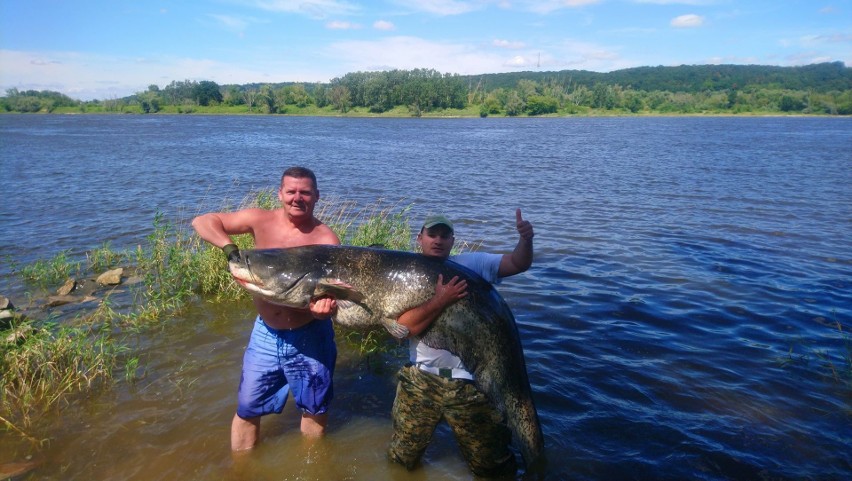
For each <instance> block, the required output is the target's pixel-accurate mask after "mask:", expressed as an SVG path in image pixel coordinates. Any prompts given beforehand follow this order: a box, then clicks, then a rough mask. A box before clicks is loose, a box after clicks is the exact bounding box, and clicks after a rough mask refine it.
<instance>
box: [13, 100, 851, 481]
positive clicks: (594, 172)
mask: <svg viewBox="0 0 852 481" xmlns="http://www.w3.org/2000/svg"><path fill="white" fill-rule="evenodd" d="M850 152H852V119H837V118H715V117H714V118H600V119H597V118H569V119H441V120H438V119H334V118H288V117H261V116H257V117H212V116H211V117H205V116H185V117H182V116H154V117H147V116H88V115H80V116H22V115H15V116H11V115H6V116H0V162H2V167H3V169H2V170H3V171H4V172H5V173H6V179H5V180H6V185H7V187H8V188H9V191H10V192H12V193H13V194H11V195H7V196H6V197H5V198H4V202H3V203H2V205H0V222H2V225H3V229H0V246H2V249H3V253H4V256H10V257H9V258H7V259H11V260H12V261H13V262H18V263H19V264H20V263H26V262H31V261H32V260H34V259H36V258H46V257H50V256H52V255H54V254H55V253H57V252H59V251H61V250H66V249H68V250H70V252H71V254H72V255H78V256H79V255H81V254H82V253H83V252H85V251H86V250H91V249H94V248H97V247H100V246H101V245H102V244H103V243H104V242H105V241H110V242H111V243H112V246H113V247H114V248H117V249H122V248H132V247H134V246H136V245H137V244H140V243H144V238H145V236H146V235H147V234H148V233H150V232H151V229H152V221H153V218H154V216H155V214H156V213H157V212H163V213H164V214H165V215H166V216H167V217H168V218H170V219H174V220H177V221H180V220H185V219H186V218H188V217H190V216H192V215H194V214H196V213H198V212H203V211H206V210H212V209H218V208H220V207H221V206H222V205H223V199H226V198H227V199H230V201H231V205H235V204H237V203H239V201H240V200H241V199H242V197H243V196H244V195H246V194H247V193H248V192H249V191H250V190H252V189H259V188H267V187H271V186H275V185H277V182H278V180H279V176H280V173H281V171H282V170H283V168H285V167H287V166H290V165H293V164H304V165H307V166H310V167H311V168H313V169H314V170H315V171H316V172H317V174H318V176H319V182H320V189H321V191H322V194H323V196H326V197H328V198H333V197H335V198H340V199H347V200H353V201H356V202H359V203H360V205H362V206H369V205H372V204H373V203H375V202H376V200H377V199H384V201H385V202H386V203H388V204H395V203H398V204H399V205H400V206H405V205H409V204H411V205H412V209H411V213H412V222H414V223H416V222H417V221H418V219H421V218H422V217H423V216H424V215H425V214H426V213H429V212H438V211H440V212H443V213H445V214H447V215H448V216H450V217H451V218H453V219H454V220H457V237H458V238H459V239H460V240H468V241H481V242H482V243H483V247H482V249H483V250H489V251H497V252H505V251H507V250H509V249H511V247H512V246H513V245H514V243H515V241H516V233H515V232H514V209H515V208H516V207H520V208H522V209H523V212H524V216H525V217H526V218H528V219H529V220H530V221H531V222H532V223H533V224H534V226H535V229H536V238H535V242H536V258H535V262H534V265H533V267H532V268H531V269H530V270H529V271H528V272H526V273H524V274H522V275H519V276H515V277H513V278H509V279H506V280H504V282H503V283H502V284H501V285H500V287H499V290H500V292H501V293H502V294H503V296H504V297H505V298H506V299H507V301H508V302H509V304H510V306H511V307H512V309H513V311H514V313H515V317H516V319H517V322H518V325H519V328H520V330H521V335H522V338H523V341H524V348H525V353H526V357H527V365H528V370H529V374H530V378H531V382H532V387H533V391H534V393H535V399H536V403H537V406H538V409H539V414H540V417H541V420H542V424H543V428H544V432H545V438H546V443H547V454H548V457H549V459H550V461H551V462H550V470H549V478H550V479H708V480H716V479H718V480H721V479H743V480H747V479H748V480H750V479H848V478H849V475H850V474H852V456H850V454H849V452H850V449H849V445H850V441H849V440H850V439H852V406H850V400H852V387H850V384H852V378H850V373H852V367H850V366H848V365H846V366H844V365H843V363H844V359H845V358H847V359H848V356H849V355H850V354H849V351H848V349H850V347H849V346H850V342H851V341H849V337H848V335H845V334H844V333H846V332H848V330H849V328H850V313H852V289H850V279H852V250H851V249H850V247H849V242H848V239H849V238H852V215H850V213H852V189H850V185H852V168H850V167H852V154H850ZM0 269H2V270H0V274H2V275H0V293H3V294H5V295H7V296H9V297H11V298H12V299H13V302H15V301H17V302H16V304H24V303H25V300H24V299H26V287H25V286H21V284H20V281H18V280H17V279H16V278H15V277H14V276H12V275H11V274H10V271H9V264H8V263H7V262H4V263H2V266H0ZM252 319H253V314H252V312H251V308H250V306H249V305H236V306H223V305H217V304H212V303H208V302H199V303H198V305H196V306H194V307H193V308H192V309H191V310H190V311H189V312H187V313H186V314H184V315H181V317H179V318H177V319H175V320H174V321H175V322H174V323H173V324H171V325H169V326H167V327H166V328H165V329H164V331H163V332H162V333H159V332H158V333H156V334H155V335H151V336H141V337H140V339H139V349H140V350H141V352H142V353H143V360H144V361H145V362H144V364H145V368H144V372H143V373H142V374H143V376H142V379H141V380H140V381H137V382H136V383H133V384H130V385H127V384H125V383H124V382H120V383H119V386H118V387H117V389H115V390H113V391H110V392H107V393H102V394H100V395H98V396H92V397H91V398H90V399H88V400H86V401H85V402H82V403H75V404H74V405H72V406H68V407H66V408H63V410H62V411H61V412H60V413H57V419H56V421H55V424H56V426H57V429H58V431H57V432H55V433H54V434H53V436H54V438H53V439H52V441H51V442H50V444H49V445H48V446H47V447H46V448H45V449H44V450H43V451H41V452H39V453H38V455H39V456H40V457H41V459H43V460H44V462H43V464H41V465H40V466H39V467H38V468H37V469H36V470H34V471H33V472H32V474H31V475H30V479H46V480H48V479H50V480H53V479H89V480H97V479H116V478H121V479H139V480H143V479H144V480H153V479H270V480H272V479H275V480H277V479H300V480H303V479H304V480H307V479H318V480H320V479H322V480H325V479H353V480H360V479H365V480H366V479H400V480H417V479H470V476H469V475H468V474H467V471H466V469H465V466H464V463H463V461H462V460H461V458H460V457H459V455H458V453H457V450H456V447H455V445H454V441H453V438H452V435H451V434H450V433H449V431H448V430H446V429H441V430H439V432H438V433H437V438H436V440H435V441H434V442H433V443H432V445H431V447H430V450H429V451H428V452H427V457H426V460H425V463H424V467H423V469H421V470H419V471H416V472H413V473H408V472H405V471H404V470H400V469H397V468H396V467H395V466H390V465H388V464H387V462H386V461H385V458H384V450H385V448H386V446H387V441H388V439H389V437H390V418H389V412H390V405H391V402H392V399H393V389H394V385H395V380H394V371H395V369H396V368H397V367H398V366H399V365H401V364H402V362H404V359H403V358H402V357H401V356H403V355H404V353H400V357H396V358H395V357H393V356H389V357H387V358H385V359H380V360H374V365H376V363H377V365H379V366H381V369H376V368H375V367H374V368H368V367H367V366H366V363H365V362H363V361H362V360H360V359H359V358H358V357H357V355H355V354H353V353H352V352H351V351H349V350H347V349H346V348H345V347H343V346H342V343H340V344H341V359H340V361H339V363H338V368H337V374H336V378H335V381H336V384H337V386H336V389H335V391H336V393H337V397H336V399H335V402H334V406H333V409H334V411H333V413H332V420H331V424H330V429H331V432H330V435H329V436H328V437H327V438H325V439H323V440H322V441H321V442H319V443H316V444H313V445H306V444H305V442H304V440H302V439H301V437H300V436H299V435H298V434H297V433H296V432H297V429H296V426H297V419H296V418H297V416H296V414H295V413H294V412H293V411H291V410H290V408H288V409H287V410H285V413H284V414H283V415H281V416H273V417H271V418H268V419H265V420H264V421H263V445H262V447H261V448H260V449H258V450H257V452H256V453H253V454H252V456H251V458H250V459H249V460H248V462H246V463H242V464H244V466H242V465H237V466H235V465H234V464H233V462H232V460H231V456H230V454H229V452H228V430H229V426H230V419H231V417H232V415H233V408H234V402H235V399H234V397H235V396H234V393H235V390H236V385H237V382H238V379H239V366H240V360H241V355H242V349H243V348H244V346H245V343H246V340H247V338H248V333H249V332H248V330H249V329H250V326H251V323H252ZM838 323H840V324H841V325H842V326H843V333H841V332H840V331H839V330H838ZM832 369H834V370H835V371H837V378H836V377H835V374H834V371H833V370H832ZM0 436H3V438H4V439H3V441H2V443H3V445H4V446H8V445H12V444H14V443H10V440H11V436H12V435H11V434H9V433H8V432H4V433H2V434H0ZM7 443H8V444H7ZM0 451H4V452H7V453H8V452H12V451H15V450H12V449H9V450H5V449H4V450H0ZM23 454H26V453H19V452H16V455H18V456H22V455H23ZM13 460H15V459H13ZM8 461H9V460H6V459H3V460H0V462H8Z"/></svg>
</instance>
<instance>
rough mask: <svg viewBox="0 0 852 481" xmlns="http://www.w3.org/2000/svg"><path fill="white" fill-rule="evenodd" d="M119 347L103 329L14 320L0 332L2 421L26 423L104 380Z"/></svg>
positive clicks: (113, 365) (112, 364) (24, 424)
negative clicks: (37, 323)
mask: <svg viewBox="0 0 852 481" xmlns="http://www.w3.org/2000/svg"><path fill="white" fill-rule="evenodd" d="M122 349H123V348H122V347H121V346H120V345H118V344H116V343H114V342H113V341H112V339H111V337H110V333H109V332H108V331H106V330H104V329H92V328H88V327H80V326H77V327H70V326H64V325H56V324H53V323H44V324H42V325H35V324H33V323H30V322H23V321H22V322H13V323H12V325H11V326H10V327H9V329H7V330H4V331H2V332H0V372H2V373H3V384H2V389H0V410H2V413H3V416H2V418H3V419H4V420H5V423H6V424H7V425H9V426H11V427H14V424H15V423H18V424H20V425H22V426H23V427H24V428H26V427H29V426H30V425H31V424H32V422H33V420H34V419H37V418H38V417H40V416H41V415H43V414H45V413H47V412H49V411H51V410H52V409H54V408H55V407H56V406H58V405H61V404H63V403H67V402H68V401H69V400H70V399H72V398H73V397H74V396H75V395H79V394H81V393H85V392H90V391H92V390H95V389H97V388H99V387H103V386H106V385H108V384H109V382H110V381H111V380H112V375H113V369H114V368H115V360H116V357H117V355H118V353H119V352H120V351H121V350H122ZM16 430H17V431H19V432H20V431H22V430H21V429H20V428H17V429H16Z"/></svg>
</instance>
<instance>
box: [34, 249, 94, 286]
mask: <svg viewBox="0 0 852 481" xmlns="http://www.w3.org/2000/svg"><path fill="white" fill-rule="evenodd" d="M68 253H69V251H67V250H65V251H61V252H59V253H57V254H56V255H55V256H53V257H52V258H50V259H38V260H36V261H35V262H33V263H32V264H28V265H25V266H23V267H22V268H21V269H20V271H19V274H20V276H21V277H23V278H24V280H25V281H27V282H30V283H33V284H36V285H38V286H42V287H46V286H49V285H51V284H59V283H62V282H65V280H66V279H68V278H69V277H71V276H72V275H74V274H76V273H78V272H79V271H80V262H74V261H71V260H70V259H69V258H68Z"/></svg>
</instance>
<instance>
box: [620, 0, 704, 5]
mask: <svg viewBox="0 0 852 481" xmlns="http://www.w3.org/2000/svg"><path fill="white" fill-rule="evenodd" d="M632 1H633V3H650V4H654V5H696V6H702V5H713V4H715V3H719V0H632Z"/></svg>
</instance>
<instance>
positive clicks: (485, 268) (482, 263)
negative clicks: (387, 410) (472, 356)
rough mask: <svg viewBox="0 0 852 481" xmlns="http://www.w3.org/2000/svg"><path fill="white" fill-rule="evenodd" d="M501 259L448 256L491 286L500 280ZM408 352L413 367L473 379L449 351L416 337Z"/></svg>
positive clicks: (478, 254)
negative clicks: (416, 366) (498, 273)
mask: <svg viewBox="0 0 852 481" xmlns="http://www.w3.org/2000/svg"><path fill="white" fill-rule="evenodd" d="M502 259H503V254H488V253H485V252H468V253H465V254H459V255H457V256H450V259H449V260H451V261H453V262H456V263H458V264H461V265H463V266H464V267H467V268H468V269H470V270H472V271H473V272H476V273H477V274H479V275H480V276H482V278H483V279H485V280H486V281H488V282H490V283H492V284H499V283H500V278H499V277H497V271H498V270H499V269H500V261H501V260H502ZM444 281H445V282H446V281H449V279H444ZM408 352H409V358H410V359H411V362H412V363H414V364H415V365H418V366H426V367H429V368H449V369H453V377H455V378H459V379H473V374H471V373H469V372H467V370H466V369H465V367H464V364H462V361H461V359H459V357H458V356H455V355H453V354H452V353H451V352H450V351H446V350H444V349H434V348H431V347H429V346H427V345H426V344H424V343H422V342H420V340H419V339H417V338H416V337H413V338H411V339H410V340H409V344H408ZM459 371H463V372H459Z"/></svg>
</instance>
